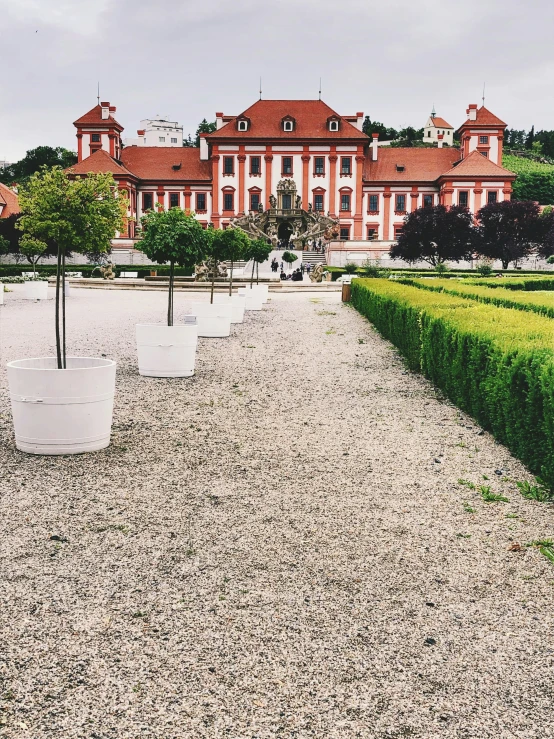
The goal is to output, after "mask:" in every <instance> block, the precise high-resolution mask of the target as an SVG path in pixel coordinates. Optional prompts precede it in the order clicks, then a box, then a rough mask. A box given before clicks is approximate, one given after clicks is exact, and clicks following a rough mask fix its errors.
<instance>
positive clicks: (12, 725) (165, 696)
mask: <svg viewBox="0 0 554 739" xmlns="http://www.w3.org/2000/svg"><path fill="white" fill-rule="evenodd" d="M190 299H191V297H190V296H189V295H188V294H184V293H179V294H177V295H176V298H175V300H176V315H182V314H183V313H184V312H186V310H187V306H188V304H189V301H190ZM192 299H197V297H196V296H193V297H192ZM53 309H54V306H53V301H48V302H47V303H46V304H45V303H29V302H25V301H22V300H18V299H17V291H14V292H13V293H12V294H7V295H6V304H5V305H4V306H3V307H2V308H0V321H1V323H0V330H1V359H2V367H1V370H0V374H1V377H0V435H1V442H0V469H1V470H2V472H1V476H0V494H1V496H0V736H1V737H9V738H10V739H12V738H13V739H15V738H17V739H42V737H60V738H62V739H76V738H77V737H78V738H79V739H112V738H117V739H138V738H139V737H140V738H141V739H142V738H145V737H146V738H148V739H150V738H152V739H153V738H154V737H155V738H156V739H158V738H159V739H185V738H187V739H188V738H189V737H191V738H193V739H196V738H197V737H198V738H200V737H209V738H212V737H233V738H236V739H247V738H248V739H262V738H266V737H268V738H269V737H287V738H288V737H298V738H299V739H303V738H304V737H324V738H329V737H330V738H334V737H337V738H340V739H342V738H343V737H346V738H348V737H364V738H366V737H370V738H374V737H376V738H381V737H383V738H385V737H433V738H434V737H444V738H450V737H456V738H457V737H464V738H466V737H475V738H476V739H484V738H487V737H491V738H492V737H494V738H495V739H497V738H500V739H504V737H506V739H511V738H512V737H521V738H525V739H548V738H549V737H554V724H553V692H554V691H553V684H554V683H553V681H552V666H553V661H554V638H553V637H554V633H553V623H552V614H553V609H552V607H553V594H554V565H553V564H552V563H550V562H549V561H548V560H547V559H546V558H545V557H544V556H543V555H542V554H541V553H540V552H539V551H538V549H537V548H533V547H526V546H525V544H526V543H529V542H531V541H533V540H537V539H543V538H545V537H550V536H553V535H554V521H553V510H552V507H551V506H550V505H548V504H541V503H536V502H533V501H527V500H525V499H524V498H522V497H521V495H520V493H519V492H518V490H517V488H516V486H515V482H514V481H516V480H523V479H528V480H530V479H531V478H530V476H529V474H528V472H526V470H525V469H524V468H523V466H522V465H521V464H520V463H519V462H517V461H516V460H514V459H513V458H512V457H511V456H510V454H509V453H508V452H507V451H506V449H504V448H503V447H501V446H499V445H497V444H496V443H495V442H494V440H493V439H492V438H491V437H490V436H489V435H488V434H483V433H482V432H480V430H479V428H478V427H477V426H476V424H475V423H474V422H472V421H471V420H470V419H468V418H467V417H466V416H464V414H462V413H460V412H459V411H458V410H457V409H456V408H454V407H453V406H452V405H451V404H450V403H449V402H445V401H444V400H443V399H441V397H440V396H439V395H438V394H437V393H436V392H435V391H434V389H433V388H432V387H431V386H430V385H429V384H428V383H427V382H426V381H425V380H424V379H423V378H421V377H419V376H417V375H414V374H412V373H410V372H408V371H406V369H405V367H404V365H403V362H402V360H401V358H400V357H399V356H398V355H397V354H396V352H395V350H394V349H393V348H392V347H391V346H390V345H389V344H388V343H387V342H385V341H383V340H382V339H381V338H380V337H379V336H378V334H377V333H376V332H375V331H374V329H373V328H372V327H371V325H370V324H369V323H368V322H367V321H366V320H365V319H364V318H362V317H361V316H359V315H358V314H357V313H356V312H355V311H354V310H353V309H352V308H351V307H350V306H345V305H342V304H341V303H340V297H339V295H336V294H325V295H321V296H318V297H310V296H308V295H306V294H295V293H291V294H287V295H278V294H274V295H272V300H271V302H270V303H269V305H268V306H266V308H265V309H264V311H263V312H262V313H249V314H247V318H246V321H245V323H244V324H243V325H241V326H238V327H234V328H233V335H232V336H231V338H229V339H201V340H200V342H199V351H198V361H197V373H196V375H195V376H194V377H193V378H190V379H184V380H175V379H173V380H156V379H149V378H141V377H140V376H139V375H138V374H137V369H136V358H135V345H134V324H135V323H138V322H150V321H158V320H160V321H162V320H163V314H164V309H165V295H164V294H162V293H159V292H140V293H135V292H132V291H125V292H123V291H121V292H120V291H105V292H104V291H101V290H84V289H83V290H75V291H74V295H73V296H72V297H71V298H70V299H69V300H68V330H69V346H70V347H71V349H72V353H75V354H82V355H83V354H84V355H92V356H100V355H106V356H108V357H111V358H114V359H116V360H117V361H118V375H117V394H116V405H115V411H114V425H113V437H112V445H111V447H110V448H109V449H108V450H105V451H102V452H97V453H95V454H90V455H84V456H79V457H66V458H48V457H44V458H40V457H33V456H26V455H24V454H22V453H19V452H17V451H16V450H15V448H14V444H13V437H12V431H11V414H10V410H9V402H8V393H7V388H6V374H5V368H4V365H5V362H6V361H9V360H12V359H19V358H24V357H30V356H40V355H45V354H51V353H52V335H53V331H52V315H53ZM485 476H486V477H487V478H488V479H487V480H485ZM459 478H465V479H467V480H470V481H472V482H474V483H475V484H476V485H477V486H479V485H481V484H485V485H490V486H491V487H492V489H493V491H495V492H498V493H503V494H504V495H505V497H507V498H508V499H509V502H507V503H485V502H483V500H482V498H481V496H480V494H479V493H478V492H477V491H472V490H470V489H468V488H467V487H463V486H462V485H460V484H458V482H457V481H458V479H459Z"/></svg>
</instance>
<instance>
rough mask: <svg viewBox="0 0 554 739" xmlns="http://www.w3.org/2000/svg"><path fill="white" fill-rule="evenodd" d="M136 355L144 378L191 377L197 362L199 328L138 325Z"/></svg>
mask: <svg viewBox="0 0 554 739" xmlns="http://www.w3.org/2000/svg"><path fill="white" fill-rule="evenodd" d="M136 332H137V353H138V366H139V374H141V375H143V376H144V377H192V375H194V365H195V362H196V346H197V344H198V327H197V326H195V325H194V326H193V325H189V326H185V325H184V324H178V325H176V326H164V325H163V324H157V323H142V324H141V323H139V324H138V325H137V327H136Z"/></svg>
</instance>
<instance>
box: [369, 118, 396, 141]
mask: <svg viewBox="0 0 554 739" xmlns="http://www.w3.org/2000/svg"><path fill="white" fill-rule="evenodd" d="M362 131H363V132H364V133H365V134H366V135H367V136H369V138H371V136H372V134H374V133H378V134H379V141H391V140H394V139H396V138H398V131H397V130H396V129H395V128H387V126H385V125H384V124H383V123H379V121H372V120H371V118H370V117H369V116H368V115H366V117H365V118H364V122H363V124H362Z"/></svg>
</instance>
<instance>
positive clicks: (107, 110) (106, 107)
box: [100, 103, 110, 121]
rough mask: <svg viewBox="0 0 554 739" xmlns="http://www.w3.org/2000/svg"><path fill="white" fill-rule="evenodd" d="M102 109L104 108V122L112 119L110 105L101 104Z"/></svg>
mask: <svg viewBox="0 0 554 739" xmlns="http://www.w3.org/2000/svg"><path fill="white" fill-rule="evenodd" d="M100 107H101V108H102V120H103V121H107V120H108V118H109V117H110V104H109V103H100Z"/></svg>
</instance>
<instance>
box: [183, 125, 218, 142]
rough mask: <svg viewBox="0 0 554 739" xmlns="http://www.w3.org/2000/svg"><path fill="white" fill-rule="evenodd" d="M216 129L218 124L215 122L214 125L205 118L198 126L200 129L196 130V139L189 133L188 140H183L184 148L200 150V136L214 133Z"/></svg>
mask: <svg viewBox="0 0 554 739" xmlns="http://www.w3.org/2000/svg"><path fill="white" fill-rule="evenodd" d="M216 128H217V123H216V122H215V121H213V122H212V123H208V121H207V120H206V119H205V118H204V119H203V120H202V122H201V123H199V124H198V128H197V129H196V136H195V137H194V139H193V138H192V137H191V135H190V133H189V135H188V138H186V139H183V146H186V147H196V148H198V147H199V146H200V134H201V133H213V132H214V131H215V130H216Z"/></svg>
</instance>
